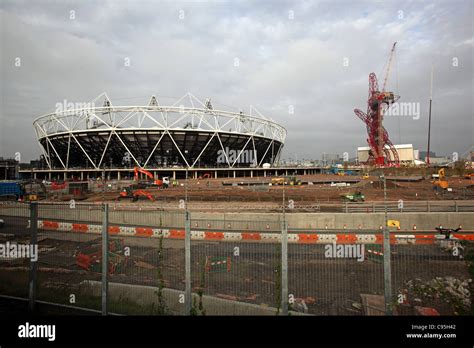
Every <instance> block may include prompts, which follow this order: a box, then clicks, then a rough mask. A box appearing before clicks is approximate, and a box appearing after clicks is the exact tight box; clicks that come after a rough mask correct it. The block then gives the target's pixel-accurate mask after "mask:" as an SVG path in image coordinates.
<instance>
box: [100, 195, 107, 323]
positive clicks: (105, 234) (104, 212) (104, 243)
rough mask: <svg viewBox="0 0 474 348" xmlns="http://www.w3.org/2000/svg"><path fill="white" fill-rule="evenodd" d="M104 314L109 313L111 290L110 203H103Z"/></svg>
mask: <svg viewBox="0 0 474 348" xmlns="http://www.w3.org/2000/svg"><path fill="white" fill-rule="evenodd" d="M102 213H103V215H102V292H101V293H102V315H107V313H108V308H107V307H108V303H107V294H108V292H109V283H108V279H107V276H108V272H109V205H108V204H107V203H104V204H103V205H102Z"/></svg>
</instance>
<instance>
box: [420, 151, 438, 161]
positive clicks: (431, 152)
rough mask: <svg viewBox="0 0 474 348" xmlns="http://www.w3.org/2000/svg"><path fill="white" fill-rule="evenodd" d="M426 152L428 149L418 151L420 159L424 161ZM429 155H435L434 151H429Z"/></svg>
mask: <svg viewBox="0 0 474 348" xmlns="http://www.w3.org/2000/svg"><path fill="white" fill-rule="evenodd" d="M427 154H428V151H420V158H419V159H421V160H422V161H426V155H427ZM431 157H436V152H434V151H430V158H431Z"/></svg>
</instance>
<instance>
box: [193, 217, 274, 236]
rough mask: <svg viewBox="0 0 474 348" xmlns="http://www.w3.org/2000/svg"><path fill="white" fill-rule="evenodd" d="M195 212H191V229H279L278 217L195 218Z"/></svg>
mask: <svg viewBox="0 0 474 348" xmlns="http://www.w3.org/2000/svg"><path fill="white" fill-rule="evenodd" d="M195 215H197V214H196V213H192V214H191V216H192V224H191V228H192V229H201V230H203V229H206V230H216V231H248V232H252V231H262V232H269V231H279V230H280V226H281V222H280V221H279V220H278V219H273V220H268V218H264V217H262V218H256V219H255V220H242V219H238V218H236V217H232V216H225V215H224V216H223V218H222V219H220V220H216V219H205V218H195V217H194V216H195Z"/></svg>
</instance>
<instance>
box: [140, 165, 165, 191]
mask: <svg viewBox="0 0 474 348" xmlns="http://www.w3.org/2000/svg"><path fill="white" fill-rule="evenodd" d="M133 173H134V179H135V181H136V182H140V175H139V173H141V174H145V175H146V176H147V177H148V178H150V181H151V184H152V185H154V186H158V187H162V186H163V180H160V179H156V180H155V177H154V176H153V174H152V173H150V172H149V171H148V170H145V169H143V168H140V167H135V168H133ZM168 185H169V180H168V184H167V185H166V186H168Z"/></svg>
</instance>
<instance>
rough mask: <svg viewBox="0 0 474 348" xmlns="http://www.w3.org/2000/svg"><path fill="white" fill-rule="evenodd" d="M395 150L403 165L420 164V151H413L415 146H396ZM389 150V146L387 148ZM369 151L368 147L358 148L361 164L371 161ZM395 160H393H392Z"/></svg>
mask: <svg viewBox="0 0 474 348" xmlns="http://www.w3.org/2000/svg"><path fill="white" fill-rule="evenodd" d="M394 146H395V150H397V153H398V158H399V160H400V163H401V164H418V163H419V151H418V150H415V149H413V144H401V145H394ZM386 148H388V146H386ZM369 150H370V148H369V147H368V146H363V147H358V148H357V158H358V160H359V163H365V162H367V160H368V159H369ZM390 159H391V160H393V158H390Z"/></svg>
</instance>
